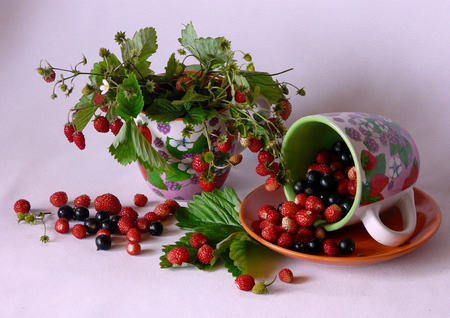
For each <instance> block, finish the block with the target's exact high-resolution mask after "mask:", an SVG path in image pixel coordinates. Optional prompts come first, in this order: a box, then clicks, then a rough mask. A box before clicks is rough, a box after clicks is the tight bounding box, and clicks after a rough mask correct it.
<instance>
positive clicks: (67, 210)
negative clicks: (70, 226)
mask: <svg viewBox="0 0 450 318" xmlns="http://www.w3.org/2000/svg"><path fill="white" fill-rule="evenodd" d="M58 218H65V219H67V220H71V219H72V218H73V209H72V207H71V206H68V205H63V206H62V207H60V208H59V209H58Z"/></svg>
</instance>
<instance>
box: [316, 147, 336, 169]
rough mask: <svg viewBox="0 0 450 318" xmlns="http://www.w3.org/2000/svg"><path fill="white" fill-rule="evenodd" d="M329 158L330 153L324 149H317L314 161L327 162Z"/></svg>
mask: <svg viewBox="0 0 450 318" xmlns="http://www.w3.org/2000/svg"><path fill="white" fill-rule="evenodd" d="M329 159H330V154H329V153H328V151H326V150H322V151H319V152H318V153H317V155H316V163H328V160H329ZM330 168H331V167H330ZM331 170H333V169H331Z"/></svg>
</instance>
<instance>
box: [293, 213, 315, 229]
mask: <svg viewBox="0 0 450 318" xmlns="http://www.w3.org/2000/svg"><path fill="white" fill-rule="evenodd" d="M316 218H317V216H316V214H315V213H314V212H312V211H309V210H305V209H303V210H300V211H298V212H297V214H295V220H296V221H297V223H298V224H299V225H301V226H311V225H313V224H314V222H315V221H316Z"/></svg>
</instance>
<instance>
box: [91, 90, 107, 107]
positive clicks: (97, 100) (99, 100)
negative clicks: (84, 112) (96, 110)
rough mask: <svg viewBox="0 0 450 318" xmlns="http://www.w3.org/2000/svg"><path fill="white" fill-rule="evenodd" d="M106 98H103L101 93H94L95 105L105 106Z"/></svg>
mask: <svg viewBox="0 0 450 318" xmlns="http://www.w3.org/2000/svg"><path fill="white" fill-rule="evenodd" d="M104 100H105V98H104V97H103V95H102V94H100V93H99V92H95V93H94V103H95V105H97V106H100V105H101V104H103V102H104Z"/></svg>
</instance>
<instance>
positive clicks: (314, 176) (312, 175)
mask: <svg viewBox="0 0 450 318" xmlns="http://www.w3.org/2000/svg"><path fill="white" fill-rule="evenodd" d="M321 177H322V174H321V173H320V172H319V171H316V170H311V171H309V172H308V173H307V174H306V182H307V183H308V184H309V185H317V184H319V181H320V178H321Z"/></svg>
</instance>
